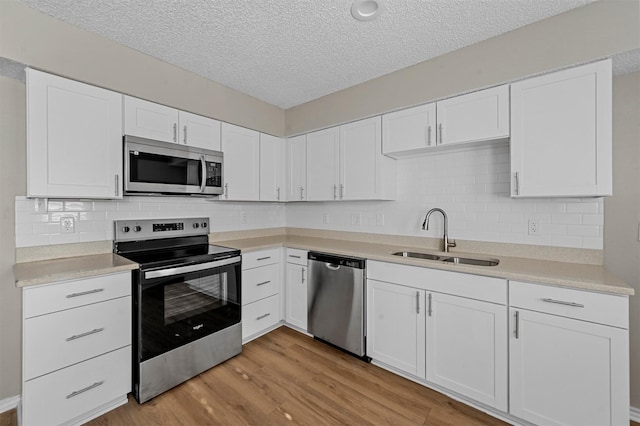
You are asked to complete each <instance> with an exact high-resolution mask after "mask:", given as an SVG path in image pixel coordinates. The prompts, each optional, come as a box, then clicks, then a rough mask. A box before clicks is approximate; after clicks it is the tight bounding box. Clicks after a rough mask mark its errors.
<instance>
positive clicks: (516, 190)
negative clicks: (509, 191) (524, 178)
mask: <svg viewBox="0 0 640 426" xmlns="http://www.w3.org/2000/svg"><path fill="white" fill-rule="evenodd" d="M514 179H515V183H516V188H515V190H514V191H515V193H516V195H520V175H519V174H518V172H515V173H514Z"/></svg>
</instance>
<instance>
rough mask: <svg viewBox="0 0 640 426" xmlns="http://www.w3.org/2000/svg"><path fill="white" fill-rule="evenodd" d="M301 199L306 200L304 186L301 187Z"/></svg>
mask: <svg viewBox="0 0 640 426" xmlns="http://www.w3.org/2000/svg"><path fill="white" fill-rule="evenodd" d="M300 199H301V200H304V188H303V187H300Z"/></svg>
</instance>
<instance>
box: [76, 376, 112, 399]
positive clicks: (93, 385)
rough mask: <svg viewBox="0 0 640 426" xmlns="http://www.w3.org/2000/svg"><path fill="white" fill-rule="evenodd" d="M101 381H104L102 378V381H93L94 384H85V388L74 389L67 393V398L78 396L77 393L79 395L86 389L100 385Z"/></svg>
mask: <svg viewBox="0 0 640 426" xmlns="http://www.w3.org/2000/svg"><path fill="white" fill-rule="evenodd" d="M103 383H104V380H103V381H101V382H95V383H94V384H92V385H89V386H87V387H86V388H82V389H80V390H77V391H75V392H71V393H70V394H69V395H67V399H71V398H73V397H74V396H78V395H80V394H81V393H84V392H86V391H88V390H91V389H94V388H97V387H98V386H100V385H102V384H103Z"/></svg>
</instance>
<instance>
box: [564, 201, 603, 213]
mask: <svg viewBox="0 0 640 426" xmlns="http://www.w3.org/2000/svg"><path fill="white" fill-rule="evenodd" d="M599 208H600V205H599V204H598V203H596V202H586V203H567V213H598V209H599Z"/></svg>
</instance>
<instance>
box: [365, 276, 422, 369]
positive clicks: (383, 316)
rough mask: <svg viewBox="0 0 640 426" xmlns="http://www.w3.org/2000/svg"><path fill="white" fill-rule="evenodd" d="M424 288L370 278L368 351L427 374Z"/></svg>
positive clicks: (395, 363)
mask: <svg viewBox="0 0 640 426" xmlns="http://www.w3.org/2000/svg"><path fill="white" fill-rule="evenodd" d="M424 295H425V292H424V290H418V289H415V288H412V287H405V286H402V285H397V284H391V283H386V282H382V281H375V280H371V279H369V280H367V355H368V356H370V357H371V358H373V359H374V360H376V361H380V362H383V363H385V364H388V365H390V366H392V367H394V368H397V369H399V370H401V371H404V372H406V373H409V374H411V375H413V376H417V377H420V378H422V379H424V377H425V320H424V319H425V303H424Z"/></svg>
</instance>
